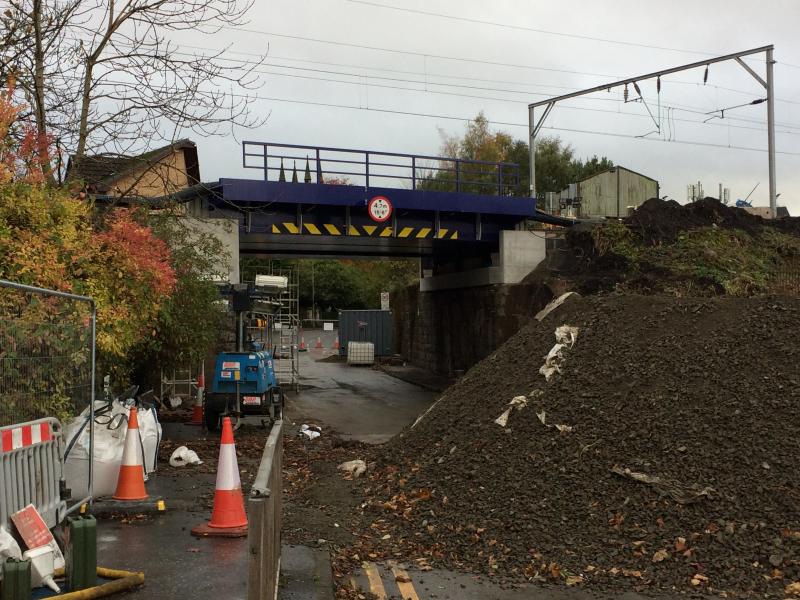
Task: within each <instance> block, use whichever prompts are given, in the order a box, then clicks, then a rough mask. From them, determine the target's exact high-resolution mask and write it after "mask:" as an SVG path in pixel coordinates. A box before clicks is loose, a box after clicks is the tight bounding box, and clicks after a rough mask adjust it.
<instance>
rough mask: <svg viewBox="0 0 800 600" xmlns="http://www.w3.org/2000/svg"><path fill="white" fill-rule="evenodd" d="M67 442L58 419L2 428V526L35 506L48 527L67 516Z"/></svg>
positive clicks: (0, 503)
mask: <svg viewBox="0 0 800 600" xmlns="http://www.w3.org/2000/svg"><path fill="white" fill-rule="evenodd" d="M63 454H64V439H63V435H62V432H61V424H60V423H59V422H58V420H56V419H39V420H36V421H32V422H30V423H22V424H19V425H11V426H8V427H0V525H3V526H4V527H5V528H6V529H10V524H11V522H10V517H11V515H12V514H14V513H15V512H17V511H19V510H21V509H23V508H25V507H26V506H27V505H28V504H33V505H34V506H35V507H36V510H38V511H39V514H41V515H42V518H43V519H44V522H45V523H47V526H48V527H55V526H56V525H57V524H58V522H59V521H60V520H61V518H62V517H63V516H64V515H65V514H66V510H67V505H66V502H65V501H64V500H62V499H61V478H62V461H61V457H62V456H63Z"/></svg>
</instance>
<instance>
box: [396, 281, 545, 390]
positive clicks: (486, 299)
mask: <svg viewBox="0 0 800 600" xmlns="http://www.w3.org/2000/svg"><path fill="white" fill-rule="evenodd" d="M552 298H553V293H552V292H551V291H550V289H549V288H548V287H547V286H545V285H542V284H532V283H519V284H514V285H507V284H500V285H487V286H480V287H471V288H460V289H445V290H438V291H433V292H422V291H420V289H419V287H417V286H409V287H408V288H405V289H404V290H401V291H400V292H397V293H395V294H393V296H392V311H393V313H394V326H395V337H394V339H395V346H396V348H395V350H396V351H397V352H398V353H399V354H401V355H402V356H403V357H404V358H405V359H406V360H407V361H409V362H410V363H411V364H414V365H417V366H420V367H423V368H426V369H429V370H431V371H434V372H436V373H441V374H445V375H458V374H459V372H463V371H466V370H467V369H469V368H470V367H471V366H472V365H474V364H475V363H477V362H478V361H480V360H481V359H483V358H485V357H487V356H489V354H491V353H492V352H494V351H495V350H496V349H497V348H498V347H499V346H500V345H501V344H502V343H503V342H505V341H506V340H507V339H508V338H509V337H511V336H512V335H513V334H514V333H516V332H517V331H518V330H519V329H520V327H522V326H523V325H524V324H525V323H526V322H527V321H528V320H529V319H531V318H532V317H533V315H535V314H536V313H537V312H538V311H539V310H541V309H542V308H544V306H545V305H546V304H547V303H548V302H549V301H550V300H551V299H552Z"/></svg>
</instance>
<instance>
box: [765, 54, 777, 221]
mask: <svg viewBox="0 0 800 600" xmlns="http://www.w3.org/2000/svg"><path fill="white" fill-rule="evenodd" d="M772 55H773V49H772V48H769V49H768V50H767V139H768V141H767V145H768V153H769V211H770V214H771V215H772V218H773V219H774V218H776V217H777V216H778V206H777V195H776V194H777V191H776V189H775V185H776V184H775V79H774V74H773V68H774V66H775V61H774V60H773V56H772Z"/></svg>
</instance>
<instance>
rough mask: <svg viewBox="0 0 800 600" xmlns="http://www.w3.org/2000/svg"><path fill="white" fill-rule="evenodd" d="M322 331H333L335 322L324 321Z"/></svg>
mask: <svg viewBox="0 0 800 600" xmlns="http://www.w3.org/2000/svg"><path fill="white" fill-rule="evenodd" d="M322 331H333V323H323V324H322Z"/></svg>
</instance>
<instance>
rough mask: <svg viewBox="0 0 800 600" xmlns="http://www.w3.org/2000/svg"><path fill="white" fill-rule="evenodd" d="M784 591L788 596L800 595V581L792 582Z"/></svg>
mask: <svg viewBox="0 0 800 600" xmlns="http://www.w3.org/2000/svg"><path fill="white" fill-rule="evenodd" d="M783 591H784V592H786V594H787V595H788V596H800V581H795V582H794V583H790V584H789V585H787V586H786V588H785V589H784V590H783Z"/></svg>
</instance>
